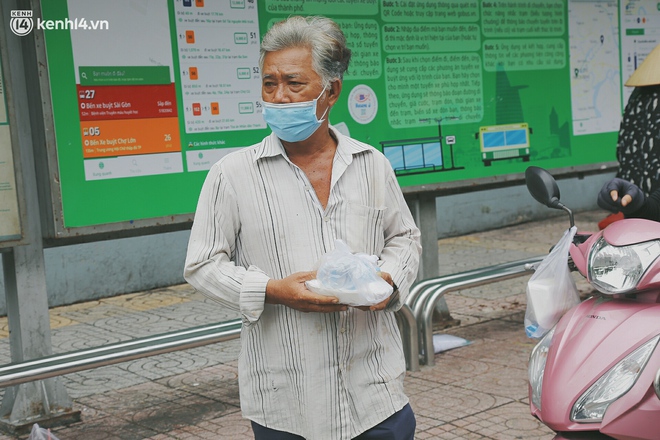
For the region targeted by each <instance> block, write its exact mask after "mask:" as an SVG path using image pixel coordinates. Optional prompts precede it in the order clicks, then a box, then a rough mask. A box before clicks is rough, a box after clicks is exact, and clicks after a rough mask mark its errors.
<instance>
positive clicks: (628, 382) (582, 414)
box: [571, 335, 660, 423]
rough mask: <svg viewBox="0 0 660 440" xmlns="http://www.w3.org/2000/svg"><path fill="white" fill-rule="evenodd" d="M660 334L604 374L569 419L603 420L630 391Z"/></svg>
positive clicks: (580, 400) (581, 420) (580, 421)
mask: <svg viewBox="0 0 660 440" xmlns="http://www.w3.org/2000/svg"><path fill="white" fill-rule="evenodd" d="M658 339H660V335H659V336H656V337H655V338H653V339H651V340H650V341H648V342H646V343H644V344H643V345H642V346H640V347H639V348H638V349H637V350H635V351H633V352H632V353H630V354H629V355H628V356H626V357H625V358H623V359H622V360H621V361H620V362H619V363H617V364H616V365H615V366H614V367H612V368H610V369H609V370H608V371H607V372H606V373H605V374H603V375H602V376H601V377H600V378H599V379H598V380H597V381H596V382H595V383H594V384H593V385H591V386H590V387H589V389H588V390H587V391H585V392H584V394H582V396H580V398H579V399H578V400H577V401H576V402H575V405H573V409H572V411H571V420H573V421H574V422H578V423H596V422H600V421H602V420H603V416H604V415H605V411H606V410H607V407H608V406H610V404H611V403H612V402H614V401H615V400H617V399H618V398H619V397H621V396H623V395H624V394H626V393H627V392H628V390H630V389H631V388H632V386H633V385H634V384H635V381H637V378H638V377H639V375H640V373H641V372H642V370H644V367H645V366H646V363H647V362H648V360H649V358H650V357H651V353H653V350H654V349H655V347H656V345H657V344H658Z"/></svg>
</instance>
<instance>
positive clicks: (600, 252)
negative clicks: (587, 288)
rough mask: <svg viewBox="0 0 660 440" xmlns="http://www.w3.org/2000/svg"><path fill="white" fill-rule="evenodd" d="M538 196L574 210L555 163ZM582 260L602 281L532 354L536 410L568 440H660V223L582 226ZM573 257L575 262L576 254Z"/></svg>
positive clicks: (590, 276)
mask: <svg viewBox="0 0 660 440" xmlns="http://www.w3.org/2000/svg"><path fill="white" fill-rule="evenodd" d="M525 177H526V182H527V188H528V189H529V191H530V193H531V194H532V196H533V197H534V198H535V199H536V200H538V201H539V202H541V203H543V204H544V205H546V206H548V207H550V208H556V209H562V210H564V211H567V212H568V213H569V216H570V217H571V226H572V225H573V214H572V213H571V211H570V209H568V208H567V207H565V206H564V205H562V204H561V202H560V201H559V188H558V186H557V183H556V182H555V180H554V178H553V177H552V175H550V173H548V172H547V171H545V170H543V169H541V168H538V167H529V168H528V169H527V171H526V172H525ZM570 257H571V258H570V259H569V265H570V266H574V267H572V268H573V269H577V270H578V271H579V272H580V274H582V275H583V276H585V277H586V279H587V280H588V281H589V282H590V284H591V285H592V286H593V287H594V288H595V289H597V290H598V292H594V293H593V296H591V297H590V298H588V299H586V300H584V301H582V302H581V303H580V304H578V305H577V306H575V307H573V308H572V309H570V310H569V311H568V312H566V313H565V314H564V316H563V317H562V318H561V319H560V320H559V322H558V323H557V325H556V326H555V327H554V328H552V329H551V330H550V331H548V332H547V333H546V334H545V335H544V336H543V337H542V338H541V339H540V341H539V343H538V344H537V345H536V347H534V349H533V350H532V353H531V355H530V359H529V401H530V409H531V413H532V415H533V416H535V417H536V418H538V419H539V420H540V421H541V422H542V423H544V424H545V425H547V426H548V427H549V428H550V429H552V430H553V431H555V432H556V436H555V437H554V439H555V440H560V439H612V438H614V439H626V440H632V439H648V440H658V439H660V348H658V341H659V340H660V222H654V221H650V220H642V219H624V220H619V221H617V222H614V223H612V224H611V225H609V226H608V227H607V228H605V229H604V230H603V231H600V232H598V233H594V234H589V235H586V234H576V235H575V238H574V239H573V244H572V245H571V249H570ZM571 260H572V262H571Z"/></svg>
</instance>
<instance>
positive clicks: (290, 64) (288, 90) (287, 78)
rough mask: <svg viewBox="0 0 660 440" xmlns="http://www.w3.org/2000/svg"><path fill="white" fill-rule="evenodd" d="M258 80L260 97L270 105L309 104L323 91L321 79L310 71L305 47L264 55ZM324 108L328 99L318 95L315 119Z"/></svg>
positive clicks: (310, 56) (310, 62)
mask: <svg viewBox="0 0 660 440" xmlns="http://www.w3.org/2000/svg"><path fill="white" fill-rule="evenodd" d="M262 78H263V79H262V81H263V82H262V86H261V97H262V99H263V100H264V101H265V102H270V103H273V104H286V103H292V102H304V101H311V100H313V99H315V98H317V97H318V96H319V94H320V93H321V91H322V90H323V85H322V81H321V77H320V76H319V74H318V73H316V72H315V71H314V69H312V51H311V50H310V49H309V48H306V47H293V48H289V49H284V50H280V51H277V52H269V53H267V54H266V55H265V57H264V67H263V72H262ZM324 93H327V91H326V92H324ZM327 106H328V100H327V99H324V97H323V96H321V97H320V98H319V101H318V105H317V113H318V114H317V116H320V115H321V114H323V112H324V111H325V109H326V107H327Z"/></svg>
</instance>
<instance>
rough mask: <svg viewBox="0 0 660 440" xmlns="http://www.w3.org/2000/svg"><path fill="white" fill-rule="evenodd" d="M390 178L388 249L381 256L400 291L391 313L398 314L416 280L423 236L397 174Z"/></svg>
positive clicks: (386, 225)
mask: <svg viewBox="0 0 660 440" xmlns="http://www.w3.org/2000/svg"><path fill="white" fill-rule="evenodd" d="M389 171H390V172H389V173H388V175H387V182H386V190H385V204H386V207H387V209H386V210H385V218H384V223H383V229H384V234H385V246H384V248H383V251H382V253H381V255H380V260H381V261H380V263H379V264H380V267H381V270H383V271H384V272H387V273H389V274H390V275H391V276H392V280H393V281H394V283H395V284H396V285H397V287H398V288H399V290H398V297H397V298H395V300H394V301H392V302H391V303H390V304H389V305H388V308H387V309H388V310H398V309H400V308H401V306H402V305H403V304H404V303H405V300H406V297H407V296H408V292H409V291H410V286H412V284H413V282H414V281H415V278H416V277H417V268H418V267H419V260H420V255H421V252H422V246H421V239H420V232H419V229H418V228H417V226H416V225H415V221H414V220H413V217H412V214H411V213H410V209H409V208H408V205H407V203H406V201H405V198H404V197H403V193H402V191H401V187H400V186H399V184H398V182H397V180H396V177H395V175H394V172H393V171H391V169H390V170H389Z"/></svg>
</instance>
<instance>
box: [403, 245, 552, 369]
mask: <svg viewBox="0 0 660 440" xmlns="http://www.w3.org/2000/svg"><path fill="white" fill-rule="evenodd" d="M543 258H544V257H543V256H539V257H533V258H528V259H525V260H518V261H512V262H509V263H502V264H497V265H494V266H489V267H483V268H479V269H473V270H468V271H465V272H460V273H456V274H451V275H446V276H442V277H437V278H431V279H428V280H424V281H421V282H420V283H418V284H417V285H416V286H415V287H414V288H413V289H412V290H411V292H410V295H409V296H408V298H406V304H407V305H408V306H409V307H410V308H411V310H412V311H413V314H414V315H415V319H416V320H417V330H418V332H419V349H418V352H419V356H420V364H424V365H429V366H432V365H434V363H435V362H434V357H433V355H434V354H435V353H434V351H433V311H434V309H435V306H436V304H437V302H438V301H439V300H440V298H442V297H443V296H444V295H445V294H446V293H447V292H455V291H457V290H461V289H466V288H470V287H477V286H481V285H484V284H489V283H493V282H496V281H504V280H507V279H511V278H516V277H520V276H523V275H525V274H527V273H531V272H533V271H534V269H535V266H536V265H537V264H538V263H540V262H541V261H542V260H543Z"/></svg>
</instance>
